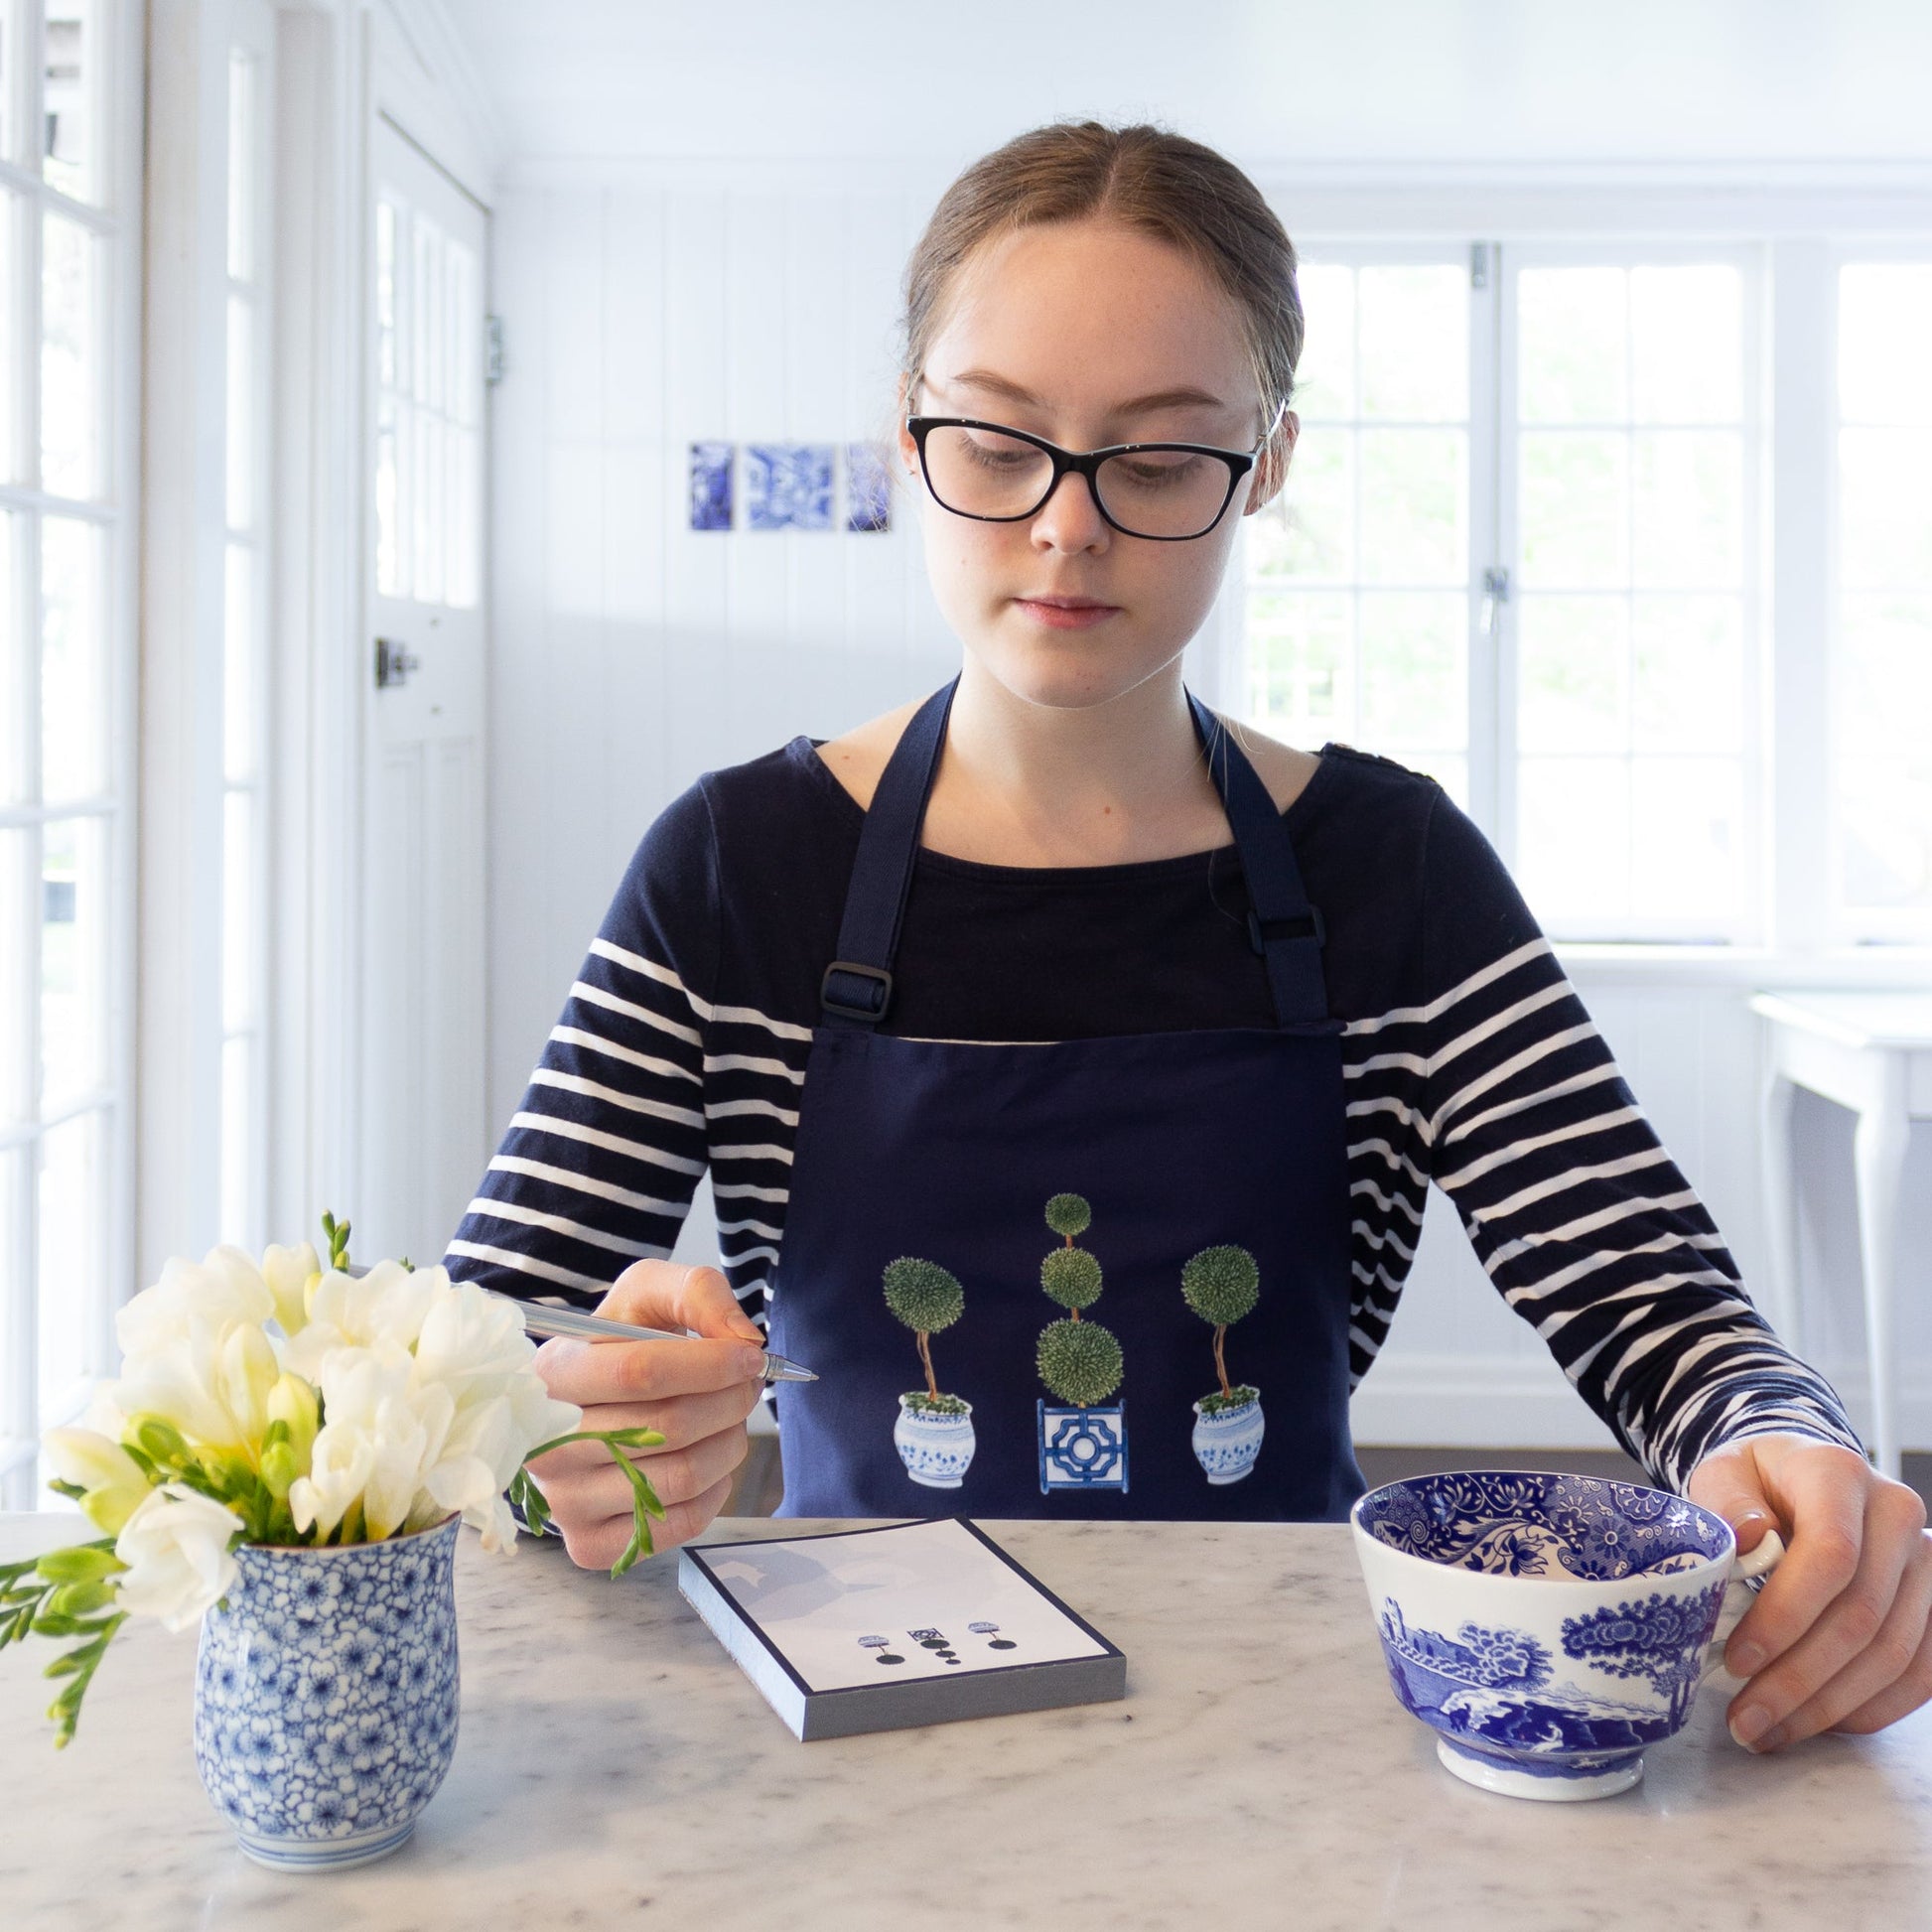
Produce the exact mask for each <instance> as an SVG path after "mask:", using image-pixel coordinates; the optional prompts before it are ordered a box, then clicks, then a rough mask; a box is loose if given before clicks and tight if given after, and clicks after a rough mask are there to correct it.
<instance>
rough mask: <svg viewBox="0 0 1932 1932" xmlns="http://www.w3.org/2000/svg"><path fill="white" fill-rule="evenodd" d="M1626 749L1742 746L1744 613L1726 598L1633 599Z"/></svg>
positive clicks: (1733, 750) (1734, 750)
mask: <svg viewBox="0 0 1932 1932" xmlns="http://www.w3.org/2000/svg"><path fill="white" fill-rule="evenodd" d="M1630 636H1631V643H1632V646H1633V663H1632V672H1633V676H1632V680H1631V692H1630V737H1631V744H1632V745H1633V746H1634V747H1635V749H1636V750H1637V751H1639V752H1725V753H1728V754H1729V755H1731V756H1732V757H1736V756H1737V755H1738V754H1740V753H1741V752H1742V751H1743V749H1744V625H1743V613H1742V611H1741V610H1740V609H1739V608H1738V604H1737V600H1736V599H1735V598H1732V597H1636V598H1633V599H1632V600H1631V605H1630Z"/></svg>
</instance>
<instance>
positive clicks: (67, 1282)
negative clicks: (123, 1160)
mask: <svg viewBox="0 0 1932 1932" xmlns="http://www.w3.org/2000/svg"><path fill="white" fill-rule="evenodd" d="M104 1119H105V1117H104V1115H103V1114H101V1113H100V1112H98V1111H95V1112H91V1113H85V1114H80V1115H78V1116H76V1117H75V1118H74V1119H72V1120H69V1121H64V1122H63V1123H62V1124H61V1125H60V1126H59V1127H56V1128H52V1129H50V1130H49V1132H48V1133H46V1134H44V1135H43V1136H42V1137H41V1140H40V1144H39V1156H40V1159H39V1166H40V1200H39V1203H38V1204H39V1209H40V1268H39V1275H40V1311H39V1312H40V1400H41V1406H42V1408H43V1409H51V1408H55V1407H57V1406H61V1405H62V1399H63V1398H64V1397H70V1396H71V1394H72V1393H73V1388H74V1384H75V1383H76V1382H77V1381H78V1380H79V1379H80V1377H81V1376H83V1375H85V1374H86V1373H87V1371H88V1369H89V1367H90V1366H91V1364H90V1362H89V1360H88V1357H89V1355H90V1353H91V1350H90V1348H89V1346H88V1328H89V1325H90V1322H91V1319H92V1315H93V1311H94V1310H95V1309H96V1308H97V1307H98V1306H99V1304H100V1298H101V1293H102V1290H101V1230H102V1227H103V1225H104V1217H103V1216H102V1214H101V1211H100V1209H101V1203H102V1201H103V1200H104V1199H105V1198H106V1192H105V1186H104V1182H105V1179H106V1175H105V1173H103V1172H102V1168H103V1154H104V1143H105V1138H106V1137H105V1135H104V1134H103V1133H102V1131H101V1130H102V1126H103V1124H104Z"/></svg>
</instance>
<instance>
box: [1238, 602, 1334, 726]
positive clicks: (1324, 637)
mask: <svg viewBox="0 0 1932 1932" xmlns="http://www.w3.org/2000/svg"><path fill="white" fill-rule="evenodd" d="M1353 633H1354V599H1353V598H1352V597H1349V596H1346V595H1342V596H1332V595H1327V594H1323V593H1320V592H1293V593H1289V592H1271V593H1269V594H1267V595H1265V596H1260V597H1256V598H1254V599H1252V600H1251V601H1250V621H1249V630H1248V665H1249V691H1248V710H1249V715H1250V716H1251V717H1252V718H1253V719H1254V720H1255V722H1256V723H1257V724H1259V725H1260V726H1261V727H1262V728H1263V729H1264V730H1265V731H1267V732H1269V733H1270V734H1272V735H1275V736H1279V737H1282V738H1286V739H1288V740H1289V741H1290V742H1292V743H1295V744H1299V745H1302V746H1304V747H1306V748H1308V749H1310V750H1313V749H1314V748H1316V747H1318V746H1319V745H1320V744H1321V742H1322V741H1323V740H1324V739H1328V738H1335V737H1346V736H1347V735H1348V733H1349V732H1352V730H1353V728H1354V715H1355V693H1354V684H1353V667H1354V634H1353Z"/></svg>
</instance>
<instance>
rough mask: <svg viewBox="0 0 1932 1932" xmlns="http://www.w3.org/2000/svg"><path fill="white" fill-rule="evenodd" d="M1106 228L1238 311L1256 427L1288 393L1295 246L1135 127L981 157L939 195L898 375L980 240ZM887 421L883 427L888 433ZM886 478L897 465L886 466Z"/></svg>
mask: <svg viewBox="0 0 1932 1932" xmlns="http://www.w3.org/2000/svg"><path fill="white" fill-rule="evenodd" d="M1082 219H1108V220H1114V221H1119V222H1122V223H1124V224H1125V225H1127V226H1129V227H1133V228H1137V229H1139V230H1140V231H1141V232H1142V233H1143V234H1150V235H1153V236H1155V237H1157V238H1158V239H1160V240H1162V241H1166V242H1170V243H1172V244H1173V246H1175V247H1177V248H1179V249H1182V250H1183V251H1184V252H1185V253H1186V254H1188V255H1189V256H1191V257H1192V258H1193V260H1194V261H1196V262H1197V263H1198V264H1199V265H1200V266H1201V268H1202V269H1203V270H1205V271H1206V273H1207V275H1208V276H1209V277H1210V279H1211V280H1212V281H1213V283H1214V284H1215V286H1217V287H1218V288H1220V289H1221V290H1222V291H1223V292H1224V293H1225V294H1226V295H1227V296H1228V297H1229V298H1230V299H1231V300H1232V301H1233V302H1234V304H1235V307H1236V309H1237V310H1238V311H1239V313H1240V316H1241V319H1242V323H1243V327H1244V333H1245V335H1246V337H1247V343H1248V352H1249V356H1250V359H1251V361H1252V364H1253V368H1254V376H1255V387H1256V389H1257V391H1258V393H1259V395H1260V397H1261V402H1262V417H1263V424H1264V426H1267V425H1270V424H1273V423H1274V422H1275V421H1276V418H1277V410H1278V409H1286V408H1287V407H1288V406H1289V400H1290V398H1291V397H1292V396H1293V394H1294V391H1295V366H1296V364H1297V363H1298V362H1299V361H1300V360H1301V357H1302V340H1303V320H1302V298H1301V295H1300V292H1299V291H1298V290H1297V288H1296V285H1295V244H1294V243H1293V242H1292V241H1291V240H1290V239H1289V238H1288V231H1287V230H1286V229H1285V228H1284V227H1283V226H1282V224H1281V222H1280V220H1279V219H1278V218H1277V217H1276V214H1275V211H1274V209H1273V208H1271V207H1269V206H1268V203H1267V201H1266V200H1265V199H1264V198H1263V196H1262V193H1261V191H1260V190H1259V189H1258V188H1256V186H1255V185H1254V183H1253V182H1252V181H1250V180H1249V179H1248V177H1247V176H1246V175H1244V174H1243V173H1242V172H1241V170H1240V169H1239V168H1237V167H1236V166H1235V165H1234V163H1233V162H1231V161H1229V160H1228V159H1227V158H1226V157H1225V156H1224V155H1221V154H1217V153H1216V152H1215V151H1214V149H1212V148H1209V147H1204V146H1203V145H1202V144H1201V143H1200V142H1198V141H1190V140H1189V139H1188V138H1187V137H1186V136H1185V135H1182V134H1174V133H1172V132H1170V131H1169V130H1168V129H1166V128H1163V127H1158V126H1155V125H1152V124H1150V123H1147V122H1137V123H1135V124H1134V125H1133V126H1130V127H1108V126H1105V125H1104V124H1103V123H1101V122H1099V121H1071V120H1061V121H1053V122H1049V123H1047V124H1046V125H1044V126H1041V127H1035V128H1031V129H1029V130H1028V131H1027V132H1026V133H1025V134H1019V135H1016V136H1015V137H1014V138H1013V139H1012V140H1011V141H1009V142H1007V144H1006V145H1005V146H1004V147H1000V148H995V149H994V150H993V152H992V153H991V154H988V155H983V156H982V157H981V158H980V159H979V160H978V161H976V162H974V163H973V165H972V166H971V167H970V168H968V169H967V170H966V171H965V173H963V174H962V175H961V176H960V177H959V178H958V180H956V181H955V182H954V183H953V184H952V186H951V187H950V188H948V189H947V190H946V192H945V194H944V195H942V196H941V197H940V198H939V205H938V207H935V208H934V209H933V211H932V218H931V219H930V220H929V221H928V222H927V223H926V226H925V232H924V233H923V234H922V235H920V237H919V239H918V242H917V244H916V245H915V246H914V247H913V250H912V253H911V256H910V258H909V259H908V261H907V262H906V265H905V275H904V280H903V283H902V285H901V293H902V296H903V301H904V310H903V313H902V314H901V316H900V318H899V350H898V359H899V373H900V374H901V375H903V376H904V377H905V378H906V379H907V380H908V381H910V379H911V378H913V377H915V376H917V375H918V374H919V372H920V370H921V368H922V366H923V363H924V359H925V356H926V353H927V351H928V350H929V349H930V347H931V345H932V342H933V338H934V337H935V336H936V335H937V334H938V331H939V327H940V324H941V321H942V320H943V316H944V311H945V305H946V302H947V298H948V296H949V295H950V293H951V291H952V287H953V284H954V281H955V279H956V278H957V276H958V274H959V271H960V270H961V269H962V268H963V267H964V266H965V265H966V263H967V261H968V260H969V258H970V257H971V256H972V255H973V253H974V252H975V251H976V250H977V249H978V248H979V247H980V246H981V244H982V243H984V242H986V241H989V240H992V239H995V238H998V237H1001V236H1005V235H1008V234H1012V233H1014V232H1015V231H1017V230H1018V229H1021V228H1027V227H1035V226H1038V225H1042V224H1045V223H1048V222H1054V221H1077V220H1082ZM895 430H897V424H895ZM889 470H896V466H889Z"/></svg>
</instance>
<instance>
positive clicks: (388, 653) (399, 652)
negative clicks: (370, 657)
mask: <svg viewBox="0 0 1932 1932" xmlns="http://www.w3.org/2000/svg"><path fill="white" fill-rule="evenodd" d="M422 668H423V660H422V659H421V658H420V657H418V656H417V655H416V653H415V652H414V651H413V650H411V649H410V648H409V646H408V645H407V644H400V643H397V642H396V641H395V640H394V639H393V638H389V637H378V638H377V639H376V640H375V688H376V689H377V690H378V691H387V690H390V689H392V688H393V687H394V686H396V685H398V684H406V683H407V682H408V681H409V674H410V672H411V671H420V670H421V669H422Z"/></svg>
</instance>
